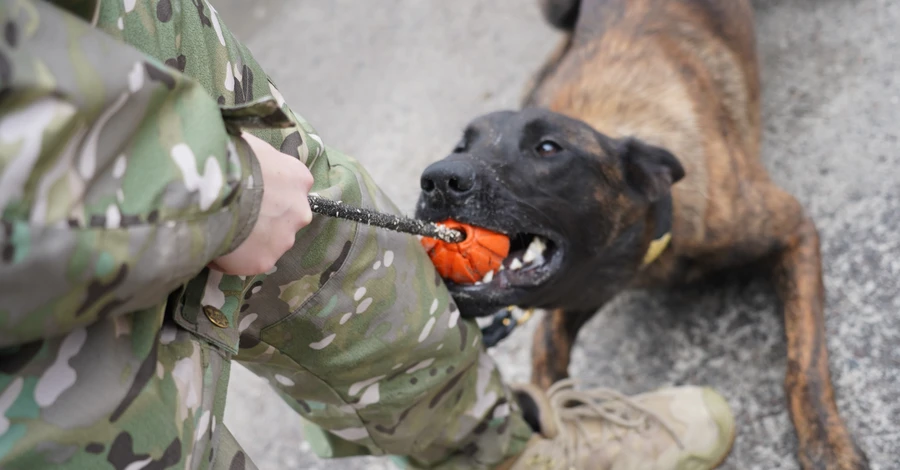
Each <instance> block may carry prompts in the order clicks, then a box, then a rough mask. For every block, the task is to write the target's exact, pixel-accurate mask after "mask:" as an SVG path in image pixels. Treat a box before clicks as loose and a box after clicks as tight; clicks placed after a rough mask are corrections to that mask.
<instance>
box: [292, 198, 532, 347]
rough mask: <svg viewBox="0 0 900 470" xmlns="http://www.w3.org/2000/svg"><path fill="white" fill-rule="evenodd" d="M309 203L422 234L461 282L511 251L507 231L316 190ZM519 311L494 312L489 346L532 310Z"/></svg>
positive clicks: (445, 272) (448, 273)
mask: <svg viewBox="0 0 900 470" xmlns="http://www.w3.org/2000/svg"><path fill="white" fill-rule="evenodd" d="M309 207H310V209H312V211H313V212H315V213H316V214H320V215H324V216H328V217H335V218H339V219H344V220H350V221H354V222H359V223H363V224H368V225H372V226H375V227H380V228H385V229H388V230H393V231H395V232H402V233H408V234H412V235H420V236H422V237H423V238H422V245H423V246H424V247H425V249H426V250H427V251H428V255H429V257H430V258H431V261H432V263H434V266H435V268H436V269H437V271H438V274H440V275H441V277H443V278H445V279H450V280H452V281H453V282H457V283H460V284H471V283H474V282H478V281H480V280H482V279H484V276H485V275H486V274H487V273H489V272H492V271H495V270H497V269H498V268H500V266H501V263H502V262H503V259H504V258H506V256H507V255H508V254H509V238H508V237H506V236H505V235H502V234H499V233H496V232H492V231H490V230H487V229H484V228H480V227H474V226H472V225H466V224H462V223H459V222H456V221H454V220H447V221H445V222H443V223H441V224H434V223H430V222H423V221H421V220H416V219H411V218H408V217H402V216H397V215H392V214H385V213H382V212H378V211H374V210H371V209H362V208H359V207H352V206H348V205H346V204H344V203H342V202H340V201H333V200H330V199H326V198H323V197H321V196H319V195H317V194H310V195H309ZM517 311H518V309H516V308H514V307H509V308H506V309H503V310H500V311H499V312H497V313H495V314H494V316H493V318H492V321H491V324H490V325H488V326H486V327H484V328H482V329H481V333H482V342H483V343H484V346H485V347H486V348H491V347H494V346H496V345H497V343H499V342H500V341H502V340H503V339H505V338H506V337H507V336H509V335H510V333H512V331H513V330H514V329H515V328H516V327H517V326H519V325H521V324H523V323H525V322H526V321H528V319H529V318H530V317H531V313H532V311H531V310H527V311H525V312H522V313H521V314H520V315H516V313H517Z"/></svg>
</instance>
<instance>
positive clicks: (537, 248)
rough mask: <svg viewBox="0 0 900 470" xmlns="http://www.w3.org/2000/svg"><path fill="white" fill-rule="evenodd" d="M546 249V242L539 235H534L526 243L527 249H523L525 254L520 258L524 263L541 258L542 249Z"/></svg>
mask: <svg viewBox="0 0 900 470" xmlns="http://www.w3.org/2000/svg"><path fill="white" fill-rule="evenodd" d="M546 249H547V244H546V243H545V242H544V239H543V238H541V237H534V239H533V240H531V243H530V244H529V245H528V249H527V250H525V256H523V257H522V260H523V261H525V262H526V263H530V262H532V261H534V260H536V259H538V258H541V259H542V260H543V258H544V256H543V255H544V251H545V250H546Z"/></svg>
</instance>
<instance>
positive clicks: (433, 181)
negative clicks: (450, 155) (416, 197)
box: [420, 160, 478, 202]
mask: <svg viewBox="0 0 900 470" xmlns="http://www.w3.org/2000/svg"><path fill="white" fill-rule="evenodd" d="M477 182H478V181H477V174H476V172H475V168H473V167H472V165H471V164H469V163H468V162H466V161H463V160H441V161H439V162H437V163H433V164H431V165H430V166H429V167H428V168H426V169H425V171H424V172H423V173H422V180H421V182H420V183H421V185H422V192H424V193H425V195H426V196H429V197H432V198H435V197H439V198H442V199H444V200H445V201H446V202H459V201H462V200H463V199H465V198H466V197H467V196H469V195H470V194H471V193H472V192H473V191H474V190H475V189H476V186H477Z"/></svg>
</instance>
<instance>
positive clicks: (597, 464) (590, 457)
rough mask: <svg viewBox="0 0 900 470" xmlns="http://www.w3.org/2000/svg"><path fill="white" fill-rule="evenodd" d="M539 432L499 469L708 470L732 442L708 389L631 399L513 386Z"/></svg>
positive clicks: (729, 421) (718, 400)
mask: <svg viewBox="0 0 900 470" xmlns="http://www.w3.org/2000/svg"><path fill="white" fill-rule="evenodd" d="M513 392H514V393H515V394H516V397H517V398H518V401H519V403H520V405H521V407H522V409H523V411H524V414H525V417H526V419H527V420H528V421H529V422H530V423H531V425H532V426H533V427H535V428H536V429H540V434H536V435H535V436H534V437H532V439H531V441H529V442H528V446H527V447H526V449H525V451H524V452H523V453H522V454H521V455H520V456H518V457H517V458H514V459H511V460H510V461H508V462H506V463H505V464H503V465H501V466H500V467H499V468H500V469H501V470H582V469H590V470H708V469H713V468H716V467H718V466H719V465H720V464H721V463H722V462H723V461H724V460H725V457H727V456H728V453H729V452H730V451H731V445H732V443H733V442H734V433H735V429H734V416H733V415H732V413H731V409H730V408H729V406H728V403H727V402H725V399H724V398H722V396H721V395H719V394H718V393H716V392H715V391H713V390H711V389H709V388H702V387H674V388H666V389H661V390H657V391H654V392H650V393H645V394H642V395H637V396H634V397H627V396H624V395H622V394H620V393H618V392H615V391H612V390H607V389H594V390H587V391H576V390H575V389H574V387H573V383H572V381H570V380H565V381H561V382H559V383H557V384H555V385H554V386H553V387H551V388H550V390H548V391H547V392H546V393H545V392H542V391H540V390H538V389H537V388H536V387H534V386H532V385H521V386H514V387H513Z"/></svg>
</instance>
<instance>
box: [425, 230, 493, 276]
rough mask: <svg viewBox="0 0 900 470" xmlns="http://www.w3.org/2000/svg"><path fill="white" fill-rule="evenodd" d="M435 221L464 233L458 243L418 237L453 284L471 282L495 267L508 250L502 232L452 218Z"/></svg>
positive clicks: (432, 260) (440, 271)
mask: <svg viewBox="0 0 900 470" xmlns="http://www.w3.org/2000/svg"><path fill="white" fill-rule="evenodd" d="M439 225H443V226H445V227H447V228H452V229H455V230H461V231H463V232H464V233H465V234H466V239H465V240H463V241H461V242H459V243H447V242H444V241H441V240H437V239H434V238H427V237H423V238H422V245H423V246H424V247H425V250H427V251H428V256H430V257H431V262H432V263H434V267H435V268H437V271H438V274H440V275H441V277H442V278H444V279H448V280H451V281H453V282H455V283H457V284H472V283H475V282H477V281H480V280H481V279H483V278H484V275H485V274H487V273H489V272H490V271H494V270H496V269H497V268H499V267H500V264H501V263H503V260H504V259H505V258H506V256H507V255H508V254H509V237H507V236H506V235H503V234H500V233H497V232H492V231H490V230H487V229H484V228H480V227H475V226H472V225H467V224H463V223H460V222H457V221H455V220H452V219H449V220H445V221H444V222H441V223H440V224H439Z"/></svg>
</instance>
